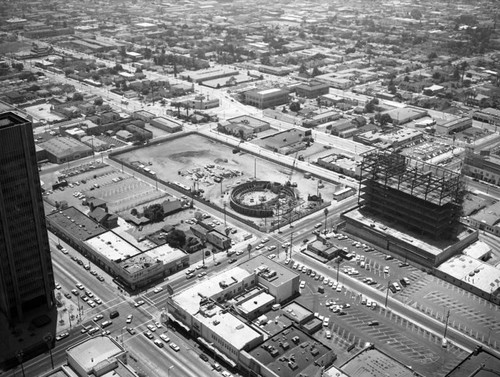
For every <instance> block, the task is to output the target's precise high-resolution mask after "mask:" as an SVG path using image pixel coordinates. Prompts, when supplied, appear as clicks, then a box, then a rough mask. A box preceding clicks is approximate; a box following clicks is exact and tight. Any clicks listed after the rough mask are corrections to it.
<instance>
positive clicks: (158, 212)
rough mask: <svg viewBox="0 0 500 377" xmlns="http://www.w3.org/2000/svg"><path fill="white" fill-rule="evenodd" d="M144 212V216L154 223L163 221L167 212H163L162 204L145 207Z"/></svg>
mask: <svg viewBox="0 0 500 377" xmlns="http://www.w3.org/2000/svg"><path fill="white" fill-rule="evenodd" d="M143 212H144V216H145V217H147V218H148V219H149V220H151V221H152V222H160V221H163V218H164V217H165V212H164V211H163V206H162V205H161V204H152V205H150V206H147V207H144V210H143Z"/></svg>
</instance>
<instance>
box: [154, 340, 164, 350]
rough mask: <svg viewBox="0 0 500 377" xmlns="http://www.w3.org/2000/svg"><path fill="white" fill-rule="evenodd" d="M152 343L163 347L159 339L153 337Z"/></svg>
mask: <svg viewBox="0 0 500 377" xmlns="http://www.w3.org/2000/svg"><path fill="white" fill-rule="evenodd" d="M153 343H154V344H156V345H157V346H158V347H159V348H163V346H164V344H163V342H162V341H161V340H160V339H155V340H154V341H153Z"/></svg>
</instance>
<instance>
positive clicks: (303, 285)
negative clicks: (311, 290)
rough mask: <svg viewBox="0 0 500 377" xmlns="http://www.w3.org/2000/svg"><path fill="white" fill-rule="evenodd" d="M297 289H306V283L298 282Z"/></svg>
mask: <svg viewBox="0 0 500 377" xmlns="http://www.w3.org/2000/svg"><path fill="white" fill-rule="evenodd" d="M299 287H300V289H303V288H305V287H306V282H305V281H304V280H302V281H301V282H300V286H299Z"/></svg>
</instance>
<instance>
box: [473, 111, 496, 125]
mask: <svg viewBox="0 0 500 377" xmlns="http://www.w3.org/2000/svg"><path fill="white" fill-rule="evenodd" d="M472 119H474V120H477V121H479V122H483V123H490V124H500V110H498V109H494V108H492V107H488V108H486V109H482V110H479V111H476V112H474V114H473V115H472Z"/></svg>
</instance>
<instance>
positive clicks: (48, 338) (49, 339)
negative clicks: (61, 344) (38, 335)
mask: <svg viewBox="0 0 500 377" xmlns="http://www.w3.org/2000/svg"><path fill="white" fill-rule="evenodd" d="M43 341H44V342H45V344H46V345H47V347H48V349H49V354H50V364H51V365H52V369H54V359H53V358H52V334H50V333H47V334H46V335H45V336H44V337H43Z"/></svg>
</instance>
